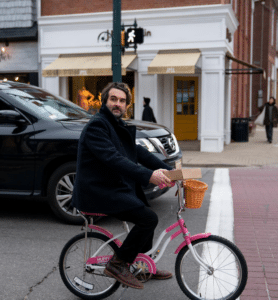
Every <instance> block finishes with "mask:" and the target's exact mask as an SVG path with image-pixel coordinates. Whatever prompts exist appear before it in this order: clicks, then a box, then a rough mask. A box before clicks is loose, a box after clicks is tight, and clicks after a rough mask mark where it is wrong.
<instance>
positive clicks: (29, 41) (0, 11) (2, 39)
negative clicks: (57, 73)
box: [0, 0, 39, 85]
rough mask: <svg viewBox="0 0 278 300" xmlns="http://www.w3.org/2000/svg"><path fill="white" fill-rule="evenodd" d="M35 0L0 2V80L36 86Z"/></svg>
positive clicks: (37, 67)
mask: <svg viewBox="0 0 278 300" xmlns="http://www.w3.org/2000/svg"><path fill="white" fill-rule="evenodd" d="M36 19H37V6H36V1H35V0H26V1H9V0H3V1H1V3H0V47H1V48H0V80H12V81H18V82H23V83H30V84H33V85H38V71H39V66H38V26H37V22H36Z"/></svg>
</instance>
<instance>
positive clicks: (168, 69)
mask: <svg viewBox="0 0 278 300" xmlns="http://www.w3.org/2000/svg"><path fill="white" fill-rule="evenodd" d="M166 73H175V68H167V70H166Z"/></svg>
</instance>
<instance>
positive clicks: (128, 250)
mask: <svg viewBox="0 0 278 300" xmlns="http://www.w3.org/2000/svg"><path fill="white" fill-rule="evenodd" d="M101 95H102V97H101V98H102V107H101V109H100V111H99V113H97V114H96V115H95V117H93V118H92V119H91V120H90V121H89V123H88V124H87V125H86V127H85V128H84V130H83V132H82V134H81V137H80V140H79V147H78V158H77V174H76V179H75V184H74V192H73V206H74V207H76V208H77V209H78V210H80V211H84V212H90V213H102V214H107V215H109V216H113V217H115V218H117V219H119V220H122V221H127V222H131V223H133V224H134V227H133V228H132V230H131V231H130V233H129V234H128V235H127V237H126V239H125V240H124V242H123V244H122V246H121V247H120V248H119V249H118V251H117V253H116V254H115V255H114V256H113V257H112V259H111V260H110V262H109V263H108V264H107V267H106V269H105V271H104V273H105V274H106V275H108V276H111V277H114V278H115V279H116V280H118V281H120V282H122V283H123V284H125V285H127V286H130V287H133V288H137V289H142V288H143V284H142V283H141V282H140V281H139V280H138V279H137V278H136V277H135V276H134V275H133V274H132V273H131V272H130V270H129V265H128V264H131V263H133V261H134V260H135V258H136V256H137V255H138V253H146V252H147V251H148V250H150V249H151V248H152V240H153V236H154V230H155V228H156V226H157V223H158V217H157V215H156V213H155V212H153V211H152V210H151V209H150V208H149V204H148V202H147V200H146V197H145V195H144V193H143V190H142V187H141V185H145V186H146V185H148V184H149V183H153V184H155V185H160V184H165V185H166V186H172V185H171V180H170V179H169V178H168V177H167V176H166V175H165V172H166V170H171V169H172V168H171V167H169V166H168V165H167V164H165V163H164V162H162V161H161V160H160V159H158V158H156V157H155V156H154V155H153V154H151V153H150V152H149V151H148V150H146V149H145V148H143V147H142V146H141V145H136V143H135V133H136V128H135V126H129V125H127V124H126V123H125V122H124V121H123V120H122V119H121V118H122V117H123V115H124V114H125V112H126V110H127V107H128V105H129V104H130V101H131V93H130V90H129V88H128V86H127V85H126V84H124V83H110V84H109V85H108V86H107V87H105V88H104V90H103V91H102V94H101ZM171 277H172V274H171V273H170V272H167V271H160V270H157V272H156V274H155V275H153V277H152V278H154V279H168V278H171Z"/></svg>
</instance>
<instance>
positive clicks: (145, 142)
mask: <svg viewBox="0 0 278 300" xmlns="http://www.w3.org/2000/svg"><path fill="white" fill-rule="evenodd" d="M136 144H137V145H141V146H142V147H144V148H145V149H147V150H148V151H150V152H157V150H156V148H155V146H154V145H153V144H152V143H151V142H150V141H149V140H148V139H145V138H141V139H136Z"/></svg>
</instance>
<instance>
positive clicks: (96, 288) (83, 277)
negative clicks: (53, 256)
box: [59, 232, 120, 300]
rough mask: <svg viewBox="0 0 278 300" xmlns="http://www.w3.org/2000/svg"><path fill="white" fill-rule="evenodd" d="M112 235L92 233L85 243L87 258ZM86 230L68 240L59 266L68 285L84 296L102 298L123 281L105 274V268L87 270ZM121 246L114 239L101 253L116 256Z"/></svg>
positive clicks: (92, 299)
mask: <svg viewBox="0 0 278 300" xmlns="http://www.w3.org/2000/svg"><path fill="white" fill-rule="evenodd" d="M108 240H109V238H108V237H107V236H106V235H103V234H100V233H96V232H89V233H88V236H87V244H86V260H87V259H88V258H89V257H91V256H92V255H93V254H94V253H95V252H96V251H97V250H98V249H99V248H100V247H101V246H102V245H103V244H104V243H105V242H106V241H108ZM84 247H85V233H81V234H79V235H77V236H75V237H73V238H72V239H71V240H69V241H68V242H67V244H66V245H65V246H64V248H63V250H62V252H61V255H60V260H59V269H60V274H61V277H62V280H63V282H64V284H65V285H66V287H67V288H68V289H69V290H70V291H71V292H72V293H74V294H75V295H76V296H78V297H80V298H82V299H87V300H89V299H91V300H97V299H103V298H106V297H108V296H110V295H111V294H113V293H114V292H115V291H116V290H117V289H118V287H119V286H120V283H119V282H118V281H116V280H115V279H114V278H110V277H107V276H106V275H105V274H103V271H104V268H101V269H99V268H95V269H91V270H86V268H85V262H86V260H85V262H84ZM117 248H118V246H117V245H116V244H115V243H114V242H113V241H112V242H110V243H109V244H107V245H105V246H104V248H103V249H102V250H101V251H100V252H99V253H98V254H97V255H98V256H104V255H114V253H115V251H116V250H117Z"/></svg>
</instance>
